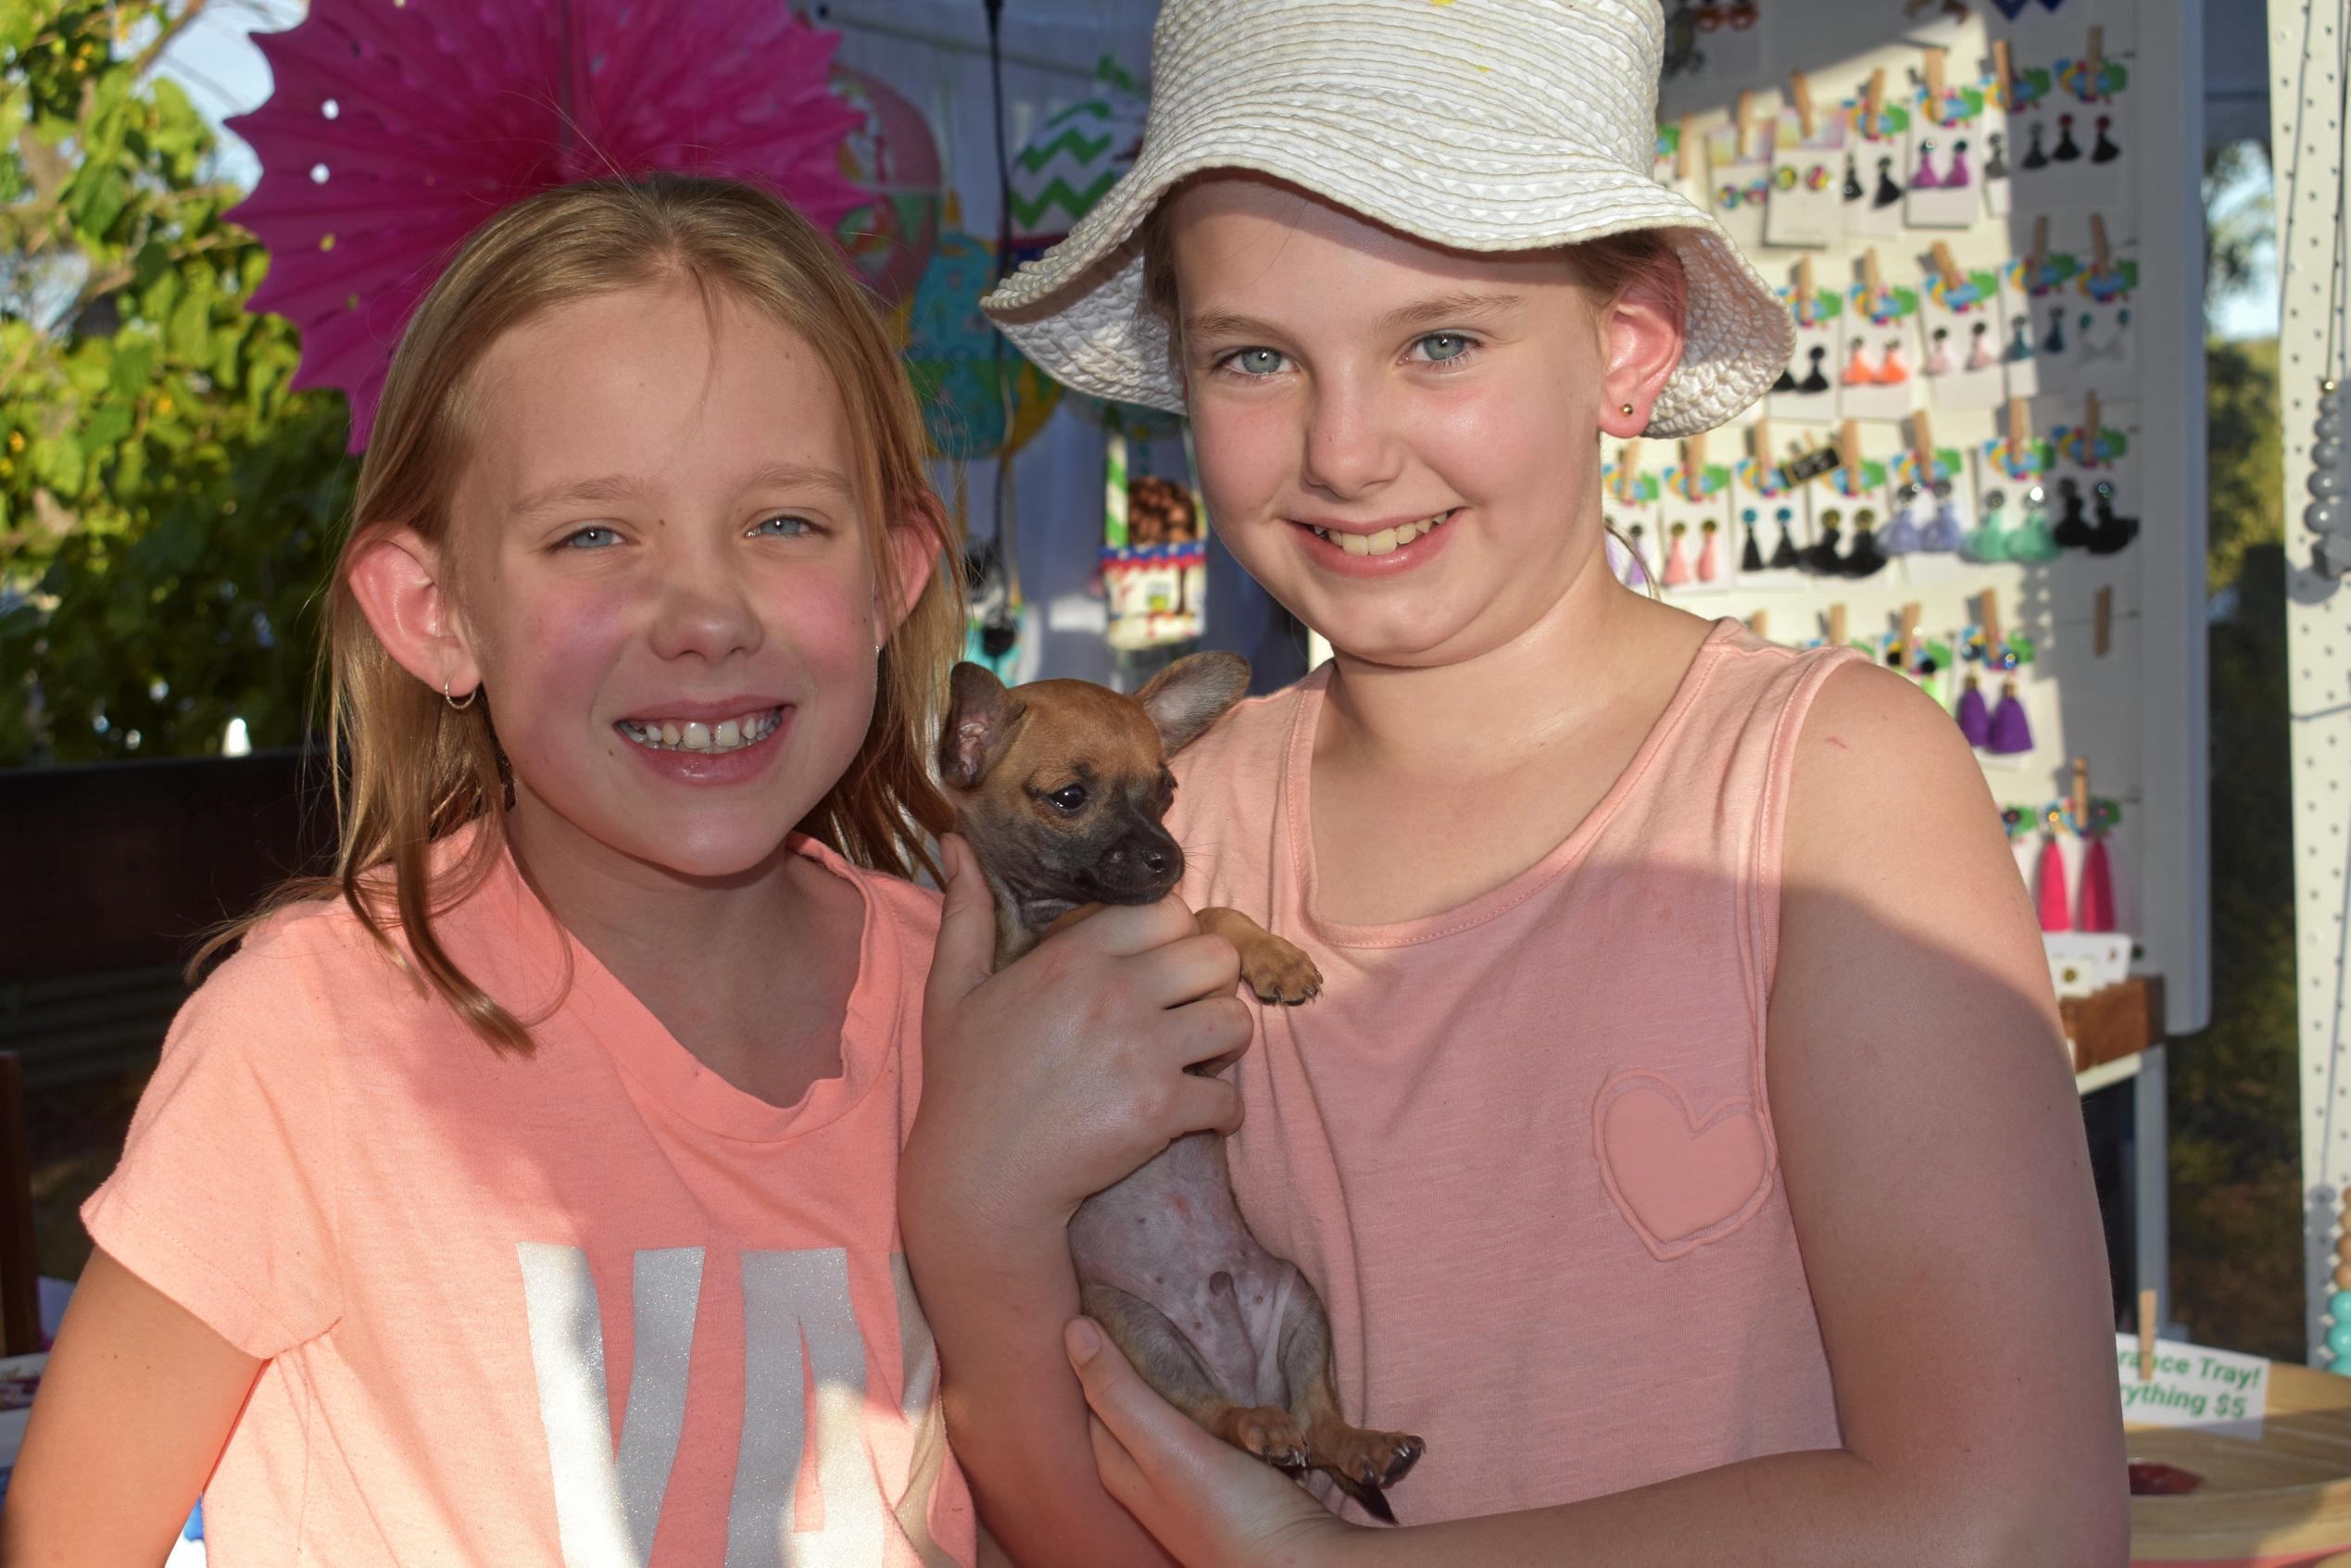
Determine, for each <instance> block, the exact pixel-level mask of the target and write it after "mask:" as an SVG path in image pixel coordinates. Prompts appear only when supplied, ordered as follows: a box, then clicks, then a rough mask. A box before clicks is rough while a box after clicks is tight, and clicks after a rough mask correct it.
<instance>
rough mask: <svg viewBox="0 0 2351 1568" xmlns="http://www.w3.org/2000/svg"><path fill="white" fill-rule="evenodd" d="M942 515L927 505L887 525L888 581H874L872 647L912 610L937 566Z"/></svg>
mask: <svg viewBox="0 0 2351 1568" xmlns="http://www.w3.org/2000/svg"><path fill="white" fill-rule="evenodd" d="M944 516H945V514H943V513H934V512H933V510H932V509H931V508H930V507H927V506H926V507H925V508H924V510H923V511H921V512H918V513H917V514H916V515H914V516H912V517H910V518H907V519H905V520H904V521H899V522H895V523H892V524H891V525H890V532H889V540H888V544H889V548H888V551H887V552H886V553H887V556H888V559H889V570H890V577H891V580H890V581H889V582H887V583H880V584H877V585H876V587H875V590H874V646H875V647H876V648H879V647H880V646H882V645H883V644H884V643H886V642H887V641H889V639H890V637H891V635H892V634H893V633H896V632H897V631H898V629H899V627H900V626H902V625H904V624H905V622H906V618H907V617H908V616H909V615H911V613H913V609H914V601H915V600H917V599H919V598H921V597H922V596H923V589H924V585H925V584H927V583H929V582H930V578H931V573H932V572H933V571H936V570H937V566H938V557H939V546H938V541H939V536H940V535H941V534H942V533H945V532H946V530H945V529H944V528H942V527H941V526H940V524H941V522H942V521H944Z"/></svg>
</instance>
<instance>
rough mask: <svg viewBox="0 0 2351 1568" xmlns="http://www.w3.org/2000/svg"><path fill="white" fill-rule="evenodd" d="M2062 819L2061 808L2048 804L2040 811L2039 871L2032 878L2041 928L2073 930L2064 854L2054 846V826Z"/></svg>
mask: <svg viewBox="0 0 2351 1568" xmlns="http://www.w3.org/2000/svg"><path fill="white" fill-rule="evenodd" d="M2064 820H2065V811H2064V809H2063V808H2061V807H2056V806H2052V807H2050V808H2049V809H2047V810H2046V811H2044V812H2043V813H2042V839H2041V872H2040V875H2039V876H2038V877H2036V878H2035V879H2034V880H2035V882H2036V883H2037V884H2038V885H2039V889H2040V904H2041V929H2042V930H2043V931H2070V930H2072V929H2073V917H2072V914H2071V913H2070V909H2071V906H2072V903H2073V900H2072V899H2071V898H2069V897H2067V896H2066V855H2065V851H2064V850H2063V849H2060V848H2059V847H2057V826H2058V824H2059V823H2060V822H2063V821H2064Z"/></svg>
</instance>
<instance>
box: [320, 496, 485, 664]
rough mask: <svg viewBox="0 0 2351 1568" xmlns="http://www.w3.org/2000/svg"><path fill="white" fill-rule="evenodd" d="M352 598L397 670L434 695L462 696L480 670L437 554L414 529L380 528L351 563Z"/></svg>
mask: <svg viewBox="0 0 2351 1568" xmlns="http://www.w3.org/2000/svg"><path fill="white" fill-rule="evenodd" d="M350 581H351V596H352V597H354V598H356V599H357V600H358V601H359V611H360V613H361V614H363V615H365V616H366V617H367V618H368V624H369V625H370V626H371V627H372V628H373V629H374V631H375V636H376V641H378V642H380V643H382V644H383V648H384V651H385V652H387V653H389V654H390V655H391V656H392V658H393V659H394V660H395V661H396V662H397V663H398V664H399V666H400V668H401V669H403V670H405V671H408V672H409V674H411V675H413V676H415V677H416V678H417V679H418V680H420V681H422V682H423V683H424V684H426V685H428V686H430V687H432V688H433V689H434V691H436V692H443V693H446V695H447V696H451V697H457V698H462V697H463V696H465V695H466V694H467V693H469V692H471V691H473V690H474V689H475V688H477V687H478V686H480V685H481V684H482V667H481V666H480V665H479V664H478V663H476V662H475V660H474V658H473V650H472V647H471V644H470V643H469V641H468V639H467V637H466V635H465V631H464V628H463V627H462V626H461V625H460V624H459V621H458V616H457V610H456V605H455V603H454V601H453V599H452V598H451V596H450V594H449V591H448V588H447V585H446V583H443V582H442V580H441V561H440V557H439V555H438V553H437V552H435V551H434V549H433V548H432V547H431V546H428V545H426V544H425V542H424V540H423V537H422V536H421V535H420V534H419V533H417V532H416V530H415V529H413V528H391V529H384V530H383V531H381V532H379V533H376V535H375V536H374V538H372V539H371V540H370V541H369V543H368V544H366V545H365V546H362V547H361V548H360V550H359V552H358V555H357V556H356V557H354V558H352V561H351V578H350Z"/></svg>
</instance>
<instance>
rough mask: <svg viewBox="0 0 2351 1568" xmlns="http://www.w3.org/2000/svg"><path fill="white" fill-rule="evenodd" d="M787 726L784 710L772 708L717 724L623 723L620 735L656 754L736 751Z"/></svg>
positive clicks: (670, 721) (689, 722) (662, 720)
mask: <svg viewBox="0 0 2351 1568" xmlns="http://www.w3.org/2000/svg"><path fill="white" fill-rule="evenodd" d="M783 722H784V713H783V710H782V709H775V708H771V709H767V710H766V711H764V712H761V713H746V714H743V715H741V716H740V717H738V718H734V719H725V720H722V721H719V722H718V723H716V724H710V723H704V722H701V721H698V720H687V721H685V722H682V723H681V722H680V721H677V720H674V719H647V720H644V721H635V720H628V719H623V720H622V721H621V722H620V726H619V728H620V731H621V733H622V734H624V735H626V736H627V737H628V738H629V739H630V740H632V741H634V742H635V743H636V744H637V745H639V746H645V747H647V749H649V750H653V751H703V752H720V751H735V750H739V749H741V748H742V747H744V746H751V745H755V744H757V743H758V742H760V741H763V740H765V739H766V738H767V737H768V736H770V735H772V734H774V733H775V732H776V729H777V727H778V726H780V725H781V724H782V723H783Z"/></svg>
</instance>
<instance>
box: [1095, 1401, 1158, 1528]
mask: <svg viewBox="0 0 2351 1568" xmlns="http://www.w3.org/2000/svg"><path fill="white" fill-rule="evenodd" d="M1086 1435H1087V1436H1088V1437H1090V1438H1092V1439H1093V1443H1094V1470H1095V1473H1096V1474H1099V1475H1100V1476H1101V1478H1102V1490H1104V1491H1106V1492H1108V1493H1109V1494H1110V1495H1111V1496H1112V1497H1113V1498H1116V1499H1118V1501H1119V1503H1120V1505H1121V1506H1122V1507H1124V1508H1125V1510H1126V1512H1129V1513H1131V1514H1133V1515H1135V1517H1136V1518H1138V1519H1140V1518H1142V1517H1143V1511H1144V1503H1145V1499H1148V1498H1149V1497H1150V1483H1149V1482H1147V1481H1145V1480H1144V1479H1143V1470H1142V1466H1140V1465H1138V1464H1137V1463H1136V1462H1135V1456H1134V1455H1133V1454H1130V1453H1128V1452H1127V1451H1126V1446H1125V1444H1123V1443H1121V1442H1120V1441H1119V1440H1118V1439H1117V1438H1116V1437H1114V1436H1111V1429H1110V1428H1109V1427H1107V1426H1104V1425H1103V1424H1102V1418H1101V1417H1100V1416H1098V1415H1088V1416H1087V1418H1086Z"/></svg>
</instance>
